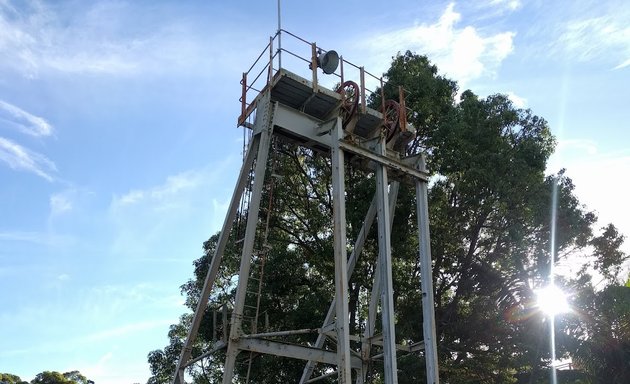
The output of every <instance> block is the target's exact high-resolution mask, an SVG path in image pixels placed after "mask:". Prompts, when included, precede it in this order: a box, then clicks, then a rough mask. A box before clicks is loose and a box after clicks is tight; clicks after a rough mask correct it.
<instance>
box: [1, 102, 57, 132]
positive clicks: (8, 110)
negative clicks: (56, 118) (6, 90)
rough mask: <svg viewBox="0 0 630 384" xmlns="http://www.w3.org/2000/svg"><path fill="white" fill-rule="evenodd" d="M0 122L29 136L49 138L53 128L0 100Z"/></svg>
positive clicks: (43, 120) (39, 118)
mask: <svg viewBox="0 0 630 384" xmlns="http://www.w3.org/2000/svg"><path fill="white" fill-rule="evenodd" d="M0 122H4V123H5V124H6V125H9V126H12V127H16V128H17V129H18V130H19V131H20V132H22V133H25V134H27V135H30V136H35V137H40V136H50V135H51V134H52V133H53V127H52V126H51V125H50V124H49V123H48V122H47V121H46V120H45V119H44V118H42V117H39V116H35V115H33V114H30V113H28V112H26V111H25V110H23V109H21V108H19V107H17V106H15V105H13V104H10V103H7V102H6V101H4V100H0Z"/></svg>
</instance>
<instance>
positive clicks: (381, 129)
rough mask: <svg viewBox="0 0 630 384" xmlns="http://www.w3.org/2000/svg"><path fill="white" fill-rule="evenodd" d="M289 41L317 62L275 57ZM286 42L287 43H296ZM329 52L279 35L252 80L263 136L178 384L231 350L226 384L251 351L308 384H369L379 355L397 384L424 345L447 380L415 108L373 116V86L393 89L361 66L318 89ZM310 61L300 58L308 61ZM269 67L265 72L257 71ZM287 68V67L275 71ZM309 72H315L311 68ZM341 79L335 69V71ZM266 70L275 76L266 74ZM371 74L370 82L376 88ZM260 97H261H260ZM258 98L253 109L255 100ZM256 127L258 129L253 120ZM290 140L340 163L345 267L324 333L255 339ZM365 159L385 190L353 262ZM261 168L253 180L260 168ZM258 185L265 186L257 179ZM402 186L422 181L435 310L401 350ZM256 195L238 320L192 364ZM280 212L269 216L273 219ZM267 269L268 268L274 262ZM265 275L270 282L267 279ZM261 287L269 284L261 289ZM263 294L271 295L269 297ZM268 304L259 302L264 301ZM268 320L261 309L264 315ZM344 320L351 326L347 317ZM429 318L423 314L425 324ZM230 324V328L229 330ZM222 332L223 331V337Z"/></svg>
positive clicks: (242, 180)
mask: <svg viewBox="0 0 630 384" xmlns="http://www.w3.org/2000/svg"><path fill="white" fill-rule="evenodd" d="M282 34H285V35H286V36H287V37H292V38H295V40H296V41H297V43H298V45H299V44H302V43H305V44H307V45H308V48H309V51H310V52H309V54H307V55H306V57H307V59H306V58H302V57H301V56H300V55H299V54H296V53H294V52H292V51H289V50H287V49H282V48H278V49H277V50H275V51H274V47H273V46H274V41H275V40H276V39H277V40H278V41H279V40H280V37H281V35H282ZM285 41H286V40H285ZM267 51H268V52H269V57H268V61H265V60H262V61H261V58H262V57H264V56H265V55H264V54H265V52H267ZM282 52H285V53H288V54H290V55H291V56H289V55H285V56H283V57H282V58H283V59H284V60H285V63H287V62H289V60H287V57H289V58H290V57H293V58H297V59H301V60H304V61H306V62H307V63H309V64H310V65H309V68H310V71H309V72H308V77H309V78H306V77H302V76H300V75H298V74H296V73H293V72H290V71H288V70H287V69H285V68H284V67H283V66H282V65H281V64H280V63H281V62H280V56H281V54H282ZM328 53H330V54H331V55H333V59H334V58H335V57H334V56H336V53H334V51H330V52H326V51H324V50H322V49H321V48H319V47H317V46H316V44H315V43H308V42H306V41H305V40H303V39H301V38H299V37H297V36H295V35H293V34H291V33H289V32H288V31H285V30H281V29H279V31H278V33H277V34H276V35H275V36H274V37H271V38H270V41H269V44H268V46H267V47H266V48H265V49H264V50H263V53H261V55H260V56H259V57H258V60H257V61H256V62H255V63H254V65H252V67H251V68H250V69H249V70H248V72H246V73H244V74H243V79H242V81H241V84H242V97H241V103H242V109H241V115H240V116H239V118H238V124H239V125H240V126H243V127H245V128H246V129H250V130H251V139H250V140H249V145H248V148H247V152H246V154H245V158H244V161H243V165H242V168H241V171H240V174H239V177H238V180H237V183H236V187H235V190H234V194H233V195H232V199H231V202H230V205H229V208H228V212H227V214H226V217H225V221H224V223H223V228H222V230H221V232H220V235H219V239H218V242H217V244H216V250H215V254H214V256H213V258H212V261H211V264H210V267H209V270H208V274H207V276H206V280H205V283H204V287H203V289H202V292H201V297H200V301H199V303H198V305H197V309H196V311H195V314H194V317H193V321H192V325H191V327H190V329H189V332H188V336H187V339H186V341H185V344H184V347H183V350H182V352H181V355H180V358H179V361H178V363H177V367H176V372H175V374H174V379H173V384H183V383H184V370H185V368H186V367H188V366H190V365H191V364H193V363H195V362H197V361H199V360H200V359H203V358H206V357H208V356H210V355H211V354H212V353H214V352H216V351H218V350H220V349H226V358H225V363H224V370H223V384H230V383H232V380H233V374H234V368H235V364H236V362H237V355H239V353H240V352H247V353H248V354H249V356H250V357H249V359H250V360H248V361H249V364H251V354H252V353H257V354H271V355H276V356H283V357H287V358H295V359H301V360H303V361H305V367H304V371H303V375H302V377H301V379H300V380H299V383H300V384H303V383H310V382H314V381H317V380H318V379H320V378H324V377H329V376H334V375H336V377H337V382H338V383H343V384H350V383H351V382H352V371H353V370H354V371H355V375H354V376H355V380H356V383H357V384H362V383H364V380H365V378H366V374H367V371H368V368H369V366H370V364H371V362H372V361H373V360H374V359H375V358H377V357H378V358H379V359H381V358H382V359H383V363H384V371H383V377H384V378H385V382H386V383H387V384H396V383H397V382H398V378H397V361H396V352H397V350H403V351H406V352H413V351H417V350H422V349H424V355H425V360H426V366H427V381H426V382H427V383H430V384H439V378H438V362H437V353H436V339H435V337H436V336H435V319H434V301H433V287H432V277H431V259H430V245H429V223H428V207H427V177H428V173H427V171H426V169H425V161H424V156H423V155H422V154H415V155H412V156H405V149H406V147H407V144H408V143H409V142H410V141H411V139H413V135H414V132H413V128H412V127H410V126H409V124H408V123H407V121H406V120H407V119H406V116H407V111H406V107H405V104H404V92H403V91H402V89H401V91H400V97H399V100H398V102H396V101H385V100H383V97H382V96H383V94H382V93H381V99H382V105H381V109H380V110H381V111H382V112H379V111H376V110H374V109H371V108H368V107H367V105H366V94H367V93H369V92H370V91H369V90H368V85H369V83H370V82H371V83H372V84H373V85H376V86H380V89H381V92H382V89H383V81H382V79H381V78H377V77H375V76H373V75H371V74H369V73H368V72H366V71H365V70H364V69H363V67H357V66H355V65H353V64H351V63H349V62H347V61H345V60H343V58H339V63H340V68H339V71H338V73H337V71H335V70H334V69H333V72H334V75H337V76H338V77H339V78H340V80H341V81H340V82H339V84H340V85H339V86H338V88H337V91H333V90H331V89H329V88H327V87H325V86H322V85H320V84H319V82H318V71H319V69H318V66H319V67H321V66H322V62H321V61H322V60H327V58H326V57H325V56H326V55H327V54H328ZM297 59H296V61H297V62H299V60H297ZM344 64H345V67H346V72H351V71H354V72H355V73H356V75H357V77H358V83H357V82H354V81H347V80H346V77H348V73H345V74H344ZM257 66H258V67H257ZM274 66H275V67H274ZM301 67H302V68H305V67H307V66H306V65H302V66H301ZM256 68H262V69H261V70H260V72H259V73H258V76H256V77H255V79H254V80H253V81H250V82H249V83H248V76H249V75H250V73H254V72H253V71H254V70H255V69H256ZM324 72H330V70H328V71H327V70H326V69H325V70H324ZM262 74H266V75H267V76H266V79H264V78H262V79H261V75H262ZM366 75H367V77H368V80H367V82H366ZM252 94H255V96H254V97H253V99H252V98H251V97H250V96H251V95H252ZM248 99H250V100H251V101H250V102H248ZM254 116H255V118H254V122H253V124H252V123H251V121H248V120H251V119H252V118H253V117H254ZM274 138H278V139H280V140H290V141H292V142H297V143H298V144H299V145H302V146H305V147H308V148H311V149H314V150H316V151H319V152H322V153H326V154H328V155H329V156H330V158H331V163H332V175H331V176H332V201H333V231H334V262H335V296H334V298H331V304H330V308H329V310H328V313H327V316H326V318H325V319H323V321H322V326H321V327H320V328H318V329H300V330H283V331H279V332H264V333H258V332H257V329H256V327H252V329H251V330H250V331H251V332H250V333H245V332H244V327H243V319H244V312H245V311H246V309H247V308H246V307H247V305H246V304H245V303H246V296H247V294H248V291H247V285H248V281H249V280H250V279H253V277H252V276H251V272H252V271H251V269H252V266H253V264H254V263H253V260H252V256H253V254H254V243H255V237H256V230H257V228H256V227H257V225H258V223H259V220H258V218H259V215H260V208H261V207H260V205H261V200H262V194H263V188H264V179H265V173H266V171H267V166H268V164H269V162H268V158H269V156H270V147H271V143H272V140H273V139H274ZM348 156H352V157H353V159H355V160H356V159H359V160H360V161H358V162H357V161H355V163H359V164H361V166H362V167H364V169H366V170H368V171H369V172H373V173H374V174H375V178H376V191H375V193H374V197H373V199H372V202H371V204H370V206H369V209H368V211H367V212H366V215H365V219H364V222H363V226H362V228H361V230H360V233H359V235H358V237H357V239H356V242H355V244H354V248H353V251H352V253H351V255H350V256H348V254H347V251H346V249H347V238H346V208H345V193H346V187H345V182H344V179H345V174H344V173H345V168H346V167H345V164H346V157H348ZM252 169H253V172H252ZM250 178H253V180H250ZM400 182H406V183H412V184H413V185H415V191H416V204H417V215H418V216H417V220H418V234H417V236H418V240H419V241H418V243H419V249H418V257H419V258H420V266H421V281H420V283H421V290H422V303H418V305H420V304H422V309H423V317H422V319H423V335H424V340H423V341H422V342H418V343H416V344H413V345H407V346H401V345H396V342H395V332H394V313H395V312H394V303H393V290H394V288H393V283H392V264H391V260H392V258H391V243H390V239H391V225H392V218H393V211H394V207H395V205H396V198H397V194H398V188H399V183H400ZM243 196H247V199H248V200H247V201H248V209H247V215H248V217H247V220H246V228H245V234H244V238H243V239H242V252H241V262H240V269H239V276H238V285H237V289H236V296H235V302H234V307H233V308H232V313H231V320H229V324H228V314H227V309H226V306H225V305H223V307H222V310H221V312H220V313H221V315H222V319H223V321H222V324H223V325H222V327H223V328H222V329H223V332H222V334H223V336H222V337H220V338H219V339H217V340H216V341H215V342H214V344H213V347H212V348H211V349H210V350H209V351H207V352H205V353H204V354H202V355H201V356H197V357H192V356H191V355H192V346H193V343H194V341H195V338H196V336H197V333H198V330H199V326H200V323H201V320H202V317H203V315H204V313H205V312H206V309H207V306H208V300H209V296H210V292H211V290H212V287H213V284H214V281H215V279H216V277H217V273H218V271H219V267H220V265H221V262H222V257H223V253H224V251H225V248H226V245H227V242H228V239H229V238H230V230H231V228H232V224H233V222H234V220H235V218H236V215H237V211H238V210H239V205H241V209H242V201H243V199H242V197H243ZM267 214H269V212H267ZM375 219H377V225H378V250H379V253H378V260H377V266H376V268H375V277H374V282H373V285H372V292H371V295H370V303H369V309H368V318H367V319H366V323H365V330H364V332H363V334H362V335H351V334H350V332H349V322H348V319H349V309H348V284H349V281H350V277H351V275H352V272H353V270H354V267H355V265H356V262H357V258H359V257H360V254H361V251H362V249H363V246H364V243H365V240H366V237H367V233H368V232H369V229H370V227H371V226H372V223H373V222H374V220H375ZM263 262H264V260H263ZM258 278H262V271H261V272H260V275H258ZM257 285H258V287H260V284H257ZM258 295H260V289H259V291H258ZM259 302H260V300H258V303H259ZM379 304H380V308H381V311H380V312H381V316H382V334H381V335H376V330H375V325H376V317H377V311H378V307H379ZM255 313H256V318H257V317H258V315H259V308H255ZM216 318H217V314H216V312H215V314H214V322H213V324H215V326H216V324H217V319H216ZM340 319H341V320H340ZM418 321H420V318H419V319H418ZM228 328H229V330H228ZM307 332H310V333H313V332H315V333H317V334H318V335H317V340H316V342H315V343H314V344H312V345H296V344H293V343H287V342H283V341H282V337H284V336H289V335H296V334H301V333H307ZM214 334H215V335H216V334H217V332H215V333H214ZM326 337H329V338H332V339H334V340H335V341H336V350H331V349H326V348H324V344H325V342H324V341H325V338H326ZM351 341H356V342H360V344H361V348H360V350H357V351H355V350H353V349H352V348H351V344H350V342H351ZM374 345H378V346H379V347H382V353H380V354H379V356H375V355H374V354H373V349H372V346H374ZM319 363H323V364H327V365H329V366H334V367H335V369H334V370H333V371H332V372H330V373H328V374H326V375H324V376H320V377H319V378H312V377H311V376H312V374H313V371H314V367H315V365H316V364H319Z"/></svg>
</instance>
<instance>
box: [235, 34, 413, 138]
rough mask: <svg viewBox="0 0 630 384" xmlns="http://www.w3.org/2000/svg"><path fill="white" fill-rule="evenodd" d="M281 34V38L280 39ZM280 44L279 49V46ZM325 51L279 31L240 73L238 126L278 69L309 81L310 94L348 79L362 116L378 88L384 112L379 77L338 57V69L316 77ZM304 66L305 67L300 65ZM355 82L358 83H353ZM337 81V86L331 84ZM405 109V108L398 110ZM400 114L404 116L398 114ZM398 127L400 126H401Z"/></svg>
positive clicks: (243, 121) (381, 84)
mask: <svg viewBox="0 0 630 384" xmlns="http://www.w3.org/2000/svg"><path fill="white" fill-rule="evenodd" d="M283 35H284V37H285V38H284V39H282V37H283ZM280 41H282V46H280V44H279V43H280ZM327 52H328V51H327V50H325V49H323V48H322V47H319V46H318V45H317V44H316V43H313V42H309V41H307V40H305V39H303V38H301V37H299V36H297V35H295V34H293V33H291V32H289V31H287V30H284V29H280V30H279V31H278V32H276V34H275V35H274V36H270V37H269V43H268V44H267V45H266V46H265V48H263V50H262V51H261V52H260V54H259V55H258V57H257V58H256V60H255V61H254V63H253V64H252V65H251V66H250V67H249V69H248V70H247V71H246V72H244V73H243V77H242V79H241V97H240V99H239V101H240V102H241V114H240V116H239V118H238V125H239V126H241V125H243V126H246V125H247V124H246V121H247V118H248V117H249V116H250V115H251V114H252V112H253V111H254V110H255V107H256V101H257V97H258V95H259V94H260V93H262V92H263V91H264V90H265V89H266V87H268V86H269V85H270V84H271V83H272V81H273V78H274V75H275V74H276V73H277V72H278V71H279V70H280V69H281V68H283V69H287V70H290V71H291V72H293V73H295V74H296V75H299V76H302V77H304V78H306V79H308V78H310V79H311V84H312V86H313V89H314V91H317V88H318V87H319V85H320V84H321V85H323V86H327V87H329V88H336V89H338V87H339V86H341V85H342V84H344V83H345V82H346V81H347V80H348V79H352V80H353V81H354V82H355V83H357V84H358V88H359V89H358V93H359V107H360V108H361V111H362V112H363V113H365V111H366V108H367V103H368V99H369V98H370V95H372V94H374V93H375V92H376V89H375V88H376V87H378V89H380V93H381V94H380V96H381V97H380V99H381V111H384V110H385V97H384V95H383V78H382V76H376V75H374V74H372V73H370V72H368V71H366V70H365V68H364V67H362V66H358V65H356V64H353V63H351V62H349V61H348V60H345V59H344V58H343V56H339V66H338V68H337V69H336V70H335V71H334V72H332V73H330V75H331V76H330V77H326V78H324V79H320V78H318V69H317V68H318V65H317V60H318V56H320V55H322V54H326V53H327ZM304 64H306V65H304ZM357 79H358V81H356V80H357ZM335 82H337V84H335ZM400 100H401V101H402V102H403V105H404V101H403V100H404V94H403V92H402V91H401V99H400ZM401 110H403V111H404V110H405V109H401ZM401 115H406V113H402V114H401ZM401 123H406V116H401ZM405 126H406V124H405V125H402V127H405Z"/></svg>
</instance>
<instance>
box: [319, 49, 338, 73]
mask: <svg viewBox="0 0 630 384" xmlns="http://www.w3.org/2000/svg"><path fill="white" fill-rule="evenodd" d="M317 66H318V67H320V68H321V69H322V71H324V73H325V74H327V75H330V74H331V73H334V72H335V71H336V70H337V67H338V66H339V55H338V54H337V52H335V51H332V50H331V51H328V52H326V53H324V54H320V55H319V56H317Z"/></svg>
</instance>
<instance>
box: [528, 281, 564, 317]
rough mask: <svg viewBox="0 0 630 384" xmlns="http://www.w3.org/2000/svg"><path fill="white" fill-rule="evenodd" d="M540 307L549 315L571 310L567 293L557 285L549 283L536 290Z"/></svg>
mask: <svg viewBox="0 0 630 384" xmlns="http://www.w3.org/2000/svg"><path fill="white" fill-rule="evenodd" d="M536 295H537V301H538V308H540V310H541V311H542V312H543V313H545V314H547V315H553V316H555V315H557V314H560V313H564V312H569V309H570V307H569V303H568V302H567V295H566V294H565V293H564V292H563V291H562V290H561V289H560V288H558V287H557V286H555V285H549V286H547V287H545V288H542V289H539V290H538V291H537V292H536Z"/></svg>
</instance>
